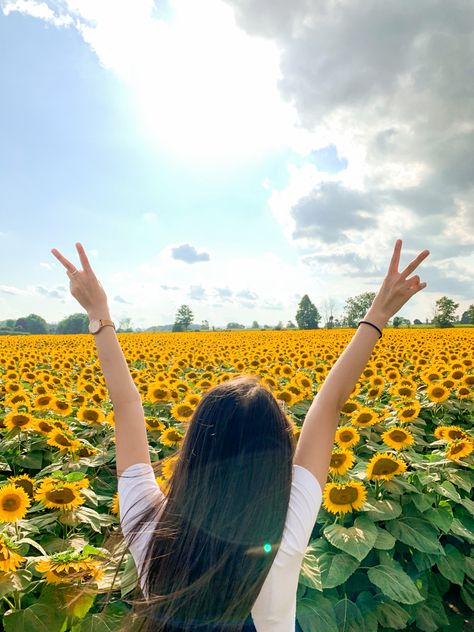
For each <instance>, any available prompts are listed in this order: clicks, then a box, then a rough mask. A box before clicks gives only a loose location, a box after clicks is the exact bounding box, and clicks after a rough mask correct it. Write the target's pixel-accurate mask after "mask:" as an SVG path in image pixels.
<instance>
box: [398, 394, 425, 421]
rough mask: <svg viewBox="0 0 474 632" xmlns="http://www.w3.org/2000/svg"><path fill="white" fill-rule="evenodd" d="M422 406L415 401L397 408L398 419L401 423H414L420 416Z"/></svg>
mask: <svg viewBox="0 0 474 632" xmlns="http://www.w3.org/2000/svg"><path fill="white" fill-rule="evenodd" d="M420 410H421V404H420V402H419V401H418V400H417V399H415V400H413V401H411V402H410V403H408V404H406V403H405V405H404V406H400V407H397V417H398V420H399V421H400V422H401V423H406V422H407V421H412V420H413V419H416V418H417V417H418V415H419V414H420Z"/></svg>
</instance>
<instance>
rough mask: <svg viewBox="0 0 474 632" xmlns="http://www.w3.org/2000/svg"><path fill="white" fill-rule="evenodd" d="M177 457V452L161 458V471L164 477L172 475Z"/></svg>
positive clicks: (167, 477)
mask: <svg viewBox="0 0 474 632" xmlns="http://www.w3.org/2000/svg"><path fill="white" fill-rule="evenodd" d="M178 459H179V454H175V455H173V456H168V457H166V459H164V460H163V466H162V473H163V476H164V477H165V478H166V479H170V478H171V476H172V475H173V472H174V468H175V466H176V462H177V460H178Z"/></svg>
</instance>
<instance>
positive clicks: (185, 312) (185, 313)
mask: <svg viewBox="0 0 474 632" xmlns="http://www.w3.org/2000/svg"><path fill="white" fill-rule="evenodd" d="M193 318H194V314H193V313H192V311H191V308H190V307H189V305H181V307H180V308H179V309H178V311H177V313H176V318H175V324H180V325H182V327H183V329H182V330H181V331H187V330H188V327H189V325H190V324H191V323H192V322H193ZM173 331H177V330H175V329H174V330H173Z"/></svg>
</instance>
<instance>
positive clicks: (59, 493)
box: [45, 487, 76, 505]
mask: <svg viewBox="0 0 474 632" xmlns="http://www.w3.org/2000/svg"><path fill="white" fill-rule="evenodd" d="M45 495H46V498H47V499H48V500H49V501H50V502H52V503H57V504H58V505H67V503H71V502H72V501H73V500H75V498H76V494H75V493H74V491H73V490H72V489H69V487H64V489H53V490H51V491H49V492H46V494H45Z"/></svg>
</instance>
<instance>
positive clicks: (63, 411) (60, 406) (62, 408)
mask: <svg viewBox="0 0 474 632" xmlns="http://www.w3.org/2000/svg"><path fill="white" fill-rule="evenodd" d="M53 410H54V411H55V412H56V413H58V415H61V416H62V417H68V416H69V415H70V414H71V413H72V406H71V404H70V402H68V401H67V400H64V399H60V398H59V397H55V398H54V400H53Z"/></svg>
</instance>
